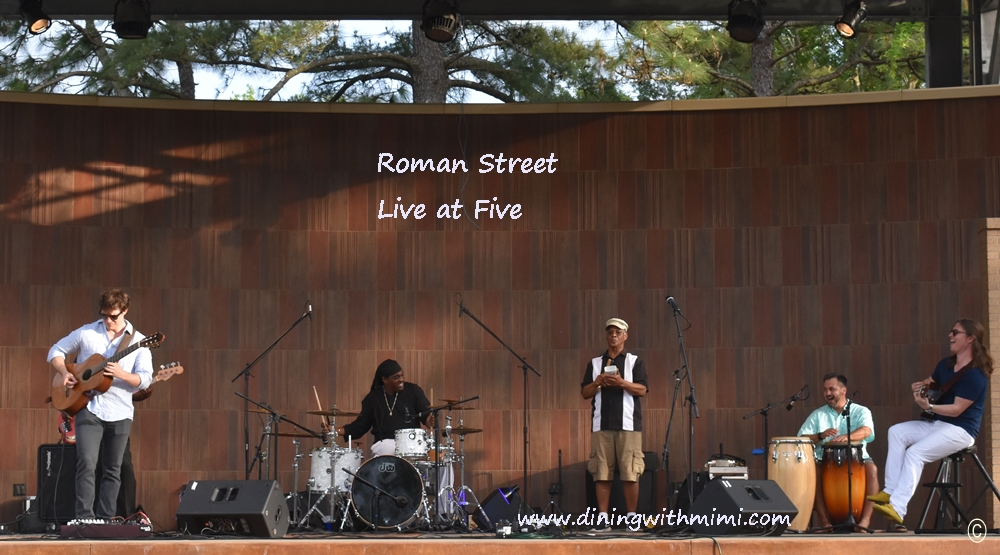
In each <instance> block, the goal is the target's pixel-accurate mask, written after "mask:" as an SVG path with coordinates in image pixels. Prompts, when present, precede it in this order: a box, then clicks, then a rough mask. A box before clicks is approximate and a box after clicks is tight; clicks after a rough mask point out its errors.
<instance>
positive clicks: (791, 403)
mask: <svg viewBox="0 0 1000 555" xmlns="http://www.w3.org/2000/svg"><path fill="white" fill-rule="evenodd" d="M806 387H807V386H802V389H800V390H799V392H798V393H796V394H795V395H792V400H791V401H789V402H788V406H787V407H785V410H792V407H793V406H794V405H795V401H798V400H801V399H802V394H803V393H804V392H805V390H806Z"/></svg>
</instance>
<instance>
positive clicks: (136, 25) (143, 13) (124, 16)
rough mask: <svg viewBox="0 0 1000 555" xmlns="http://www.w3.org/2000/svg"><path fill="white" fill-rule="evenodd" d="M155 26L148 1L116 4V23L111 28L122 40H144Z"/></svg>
mask: <svg viewBox="0 0 1000 555" xmlns="http://www.w3.org/2000/svg"><path fill="white" fill-rule="evenodd" d="M152 26H153V18H152V16H151V15H150V9H149V1H148V0H118V1H117V2H115V22H114V24H113V25H112V26H111V27H113V28H114V30H115V34H117V35H118V38H120V39H144V38H146V36H147V35H149V28H150V27H152Z"/></svg>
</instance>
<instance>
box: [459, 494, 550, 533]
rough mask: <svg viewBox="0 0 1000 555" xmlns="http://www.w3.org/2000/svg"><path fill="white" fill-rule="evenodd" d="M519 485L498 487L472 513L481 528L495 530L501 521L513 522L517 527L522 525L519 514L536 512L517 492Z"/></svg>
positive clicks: (527, 514) (488, 530)
mask: <svg viewBox="0 0 1000 555" xmlns="http://www.w3.org/2000/svg"><path fill="white" fill-rule="evenodd" d="M518 487H519V486H514V487H512V488H497V489H496V490H494V491H492V492H491V493H490V494H489V495H487V496H486V499H484V500H483V502H482V503H480V504H479V509H477V510H476V512H474V513H472V520H474V521H476V525H477V526H479V528H480V529H481V530H486V531H487V532H495V531H496V529H497V525H498V524H500V523H501V522H506V523H508V524H511V525H513V526H514V528H515V529H517V528H519V527H520V526H519V525H520V523H519V522H518V516H519V515H523V516H530V515H533V514H535V512H534V511H533V510H531V507H529V506H528V505H527V503H525V502H524V500H522V499H521V496H520V494H518V493H517V490H518Z"/></svg>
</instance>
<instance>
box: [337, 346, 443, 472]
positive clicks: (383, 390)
mask: <svg viewBox="0 0 1000 555" xmlns="http://www.w3.org/2000/svg"><path fill="white" fill-rule="evenodd" d="M430 406H431V403H430V401H428V400H427V396H426V395H424V390H423V389H420V386H418V385H417V384H414V383H410V382H407V381H404V379H403V369H402V367H400V366H399V363H398V362H396V361H395V360H392V359H389V360H385V361H383V362H382V364H379V365H378V369H377V370H375V378H374V379H373V380H372V387H371V390H369V391H368V395H366V396H365V398H364V400H362V401H361V414H360V415H359V416H358V417H357V418H356V419H355V420H354V422H351V423H350V424H347V425H346V426H343V427H341V428H339V429H338V430H337V432H338V433H339V434H340V436H341V437H343V438H344V439H345V440H346V439H347V438H348V437H350V438H353V439H358V438H360V437H361V436H363V435H365V434H366V433H368V431H369V430H371V433H372V435H373V436H374V437H375V443H374V444H373V445H372V455H374V456H376V457H377V456H380V455H392V454H394V453H395V451H396V430H404V429H408V428H419V427H420V424H425V425H426V426H427V427H429V428H433V427H434V415H433V414H429V413H428V409H429V408H430Z"/></svg>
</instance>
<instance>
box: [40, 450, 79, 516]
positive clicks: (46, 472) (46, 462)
mask: <svg viewBox="0 0 1000 555" xmlns="http://www.w3.org/2000/svg"><path fill="white" fill-rule="evenodd" d="M36 502H37V504H38V518H39V519H41V520H42V521H44V522H58V523H59V524H66V523H67V522H69V521H70V520H73V518H74V517H75V516H76V445H69V444H65V443H46V444H42V445H39V446H38V499H36Z"/></svg>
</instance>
